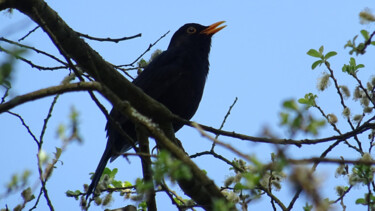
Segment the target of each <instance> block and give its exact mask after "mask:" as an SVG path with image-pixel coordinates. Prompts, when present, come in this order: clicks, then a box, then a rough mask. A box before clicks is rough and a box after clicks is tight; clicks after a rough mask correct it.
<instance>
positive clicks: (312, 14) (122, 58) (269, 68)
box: [0, 0, 375, 210]
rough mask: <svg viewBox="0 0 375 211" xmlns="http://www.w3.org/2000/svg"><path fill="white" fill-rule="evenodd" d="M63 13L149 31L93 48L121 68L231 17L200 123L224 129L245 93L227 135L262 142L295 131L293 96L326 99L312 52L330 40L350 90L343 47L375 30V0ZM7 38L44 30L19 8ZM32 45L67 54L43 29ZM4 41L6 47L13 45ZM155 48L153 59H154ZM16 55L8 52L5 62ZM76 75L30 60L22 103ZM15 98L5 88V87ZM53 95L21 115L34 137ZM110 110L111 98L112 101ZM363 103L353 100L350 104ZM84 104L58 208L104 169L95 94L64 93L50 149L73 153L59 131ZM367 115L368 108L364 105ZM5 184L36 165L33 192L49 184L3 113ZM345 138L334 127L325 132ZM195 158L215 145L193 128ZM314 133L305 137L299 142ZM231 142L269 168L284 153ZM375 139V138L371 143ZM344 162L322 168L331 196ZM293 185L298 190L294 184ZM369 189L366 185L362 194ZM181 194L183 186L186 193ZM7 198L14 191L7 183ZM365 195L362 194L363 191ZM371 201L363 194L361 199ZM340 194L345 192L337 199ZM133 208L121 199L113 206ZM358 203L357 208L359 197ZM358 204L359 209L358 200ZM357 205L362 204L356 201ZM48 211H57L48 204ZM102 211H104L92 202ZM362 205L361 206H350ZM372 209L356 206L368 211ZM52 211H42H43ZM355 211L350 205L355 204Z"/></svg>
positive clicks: (77, 8) (211, 170)
mask: <svg viewBox="0 0 375 211" xmlns="http://www.w3.org/2000/svg"><path fill="white" fill-rule="evenodd" d="M47 3H48V4H49V5H50V6H51V7H52V8H53V9H54V10H56V11H57V12H58V13H59V15H60V16H61V17H62V18H63V19H64V20H65V21H66V22H67V24H68V25H70V26H71V27H72V28H73V29H74V30H76V31H79V32H81V33H84V34H89V35H91V36H96V37H112V38H118V37H123V36H131V35H134V34H137V33H142V37H141V38H137V39H134V40H129V41H125V42H121V43H118V44H114V43H105V42H95V41H87V42H88V43H89V44H90V45H91V46H92V47H93V48H94V49H95V50H96V51H98V52H99V53H100V54H101V55H102V56H103V57H104V58H105V59H106V60H107V61H109V62H111V63H113V64H128V63H130V62H132V61H133V60H134V59H135V58H137V57H138V56H139V55H140V54H141V53H142V52H143V51H144V50H145V49H146V48H147V47H148V45H149V44H150V43H153V42H154V41H155V40H157V39H158V38H159V37H160V36H161V35H163V34H164V33H165V32H167V31H168V30H170V31H171V32H170V33H169V34H168V35H167V37H166V38H164V39H162V40H161V41H160V42H159V43H158V44H157V45H156V46H155V47H154V49H153V50H156V49H161V50H165V49H166V48H167V46H168V43H169V40H170V38H171V36H172V34H173V33H174V31H176V30H177V29H178V28H179V27H180V26H182V25H183V24H185V23H190V22H195V23H200V24H203V25H209V24H212V23H214V22H217V21H221V20H225V21H227V23H226V24H227V27H226V28H225V29H224V30H222V31H220V32H219V33H217V34H215V36H214V38H213V42H212V48H211V54H210V64H211V66H210V73H209V76H208V80H207V83H206V88H205V93H204V96H203V99H202V101H201V105H200V108H199V110H198V112H197V113H196V115H195V116H194V117H193V120H194V121H197V122H199V123H202V124H206V125H210V126H213V127H219V126H220V124H221V121H222V119H223V117H224V115H225V114H226V112H227V109H228V107H229V106H230V105H231V104H232V102H233V100H234V99H235V97H238V102H237V104H236V106H235V107H234V108H233V110H232V112H231V115H230V117H229V118H228V120H227V123H226V126H225V127H224V129H225V130H229V131H236V132H239V133H244V134H248V135H259V134H260V133H261V131H262V129H263V127H265V126H268V127H270V128H272V130H273V131H274V132H275V133H276V134H277V135H279V137H280V138H283V137H287V133H285V131H284V130H282V129H280V126H279V118H278V113H279V112H280V111H281V103H282V101H283V100H286V99H291V98H296V99H297V98H300V97H303V96H304V94H306V93H308V92H313V93H318V91H317V89H316V82H317V78H319V77H320V76H321V74H322V71H324V68H318V69H317V70H314V71H312V70H311V68H310V67H311V64H312V62H314V61H315V60H314V58H312V57H310V56H307V55H306V52H307V51H308V50H309V49H310V48H315V49H317V48H319V47H320V46H321V45H324V47H325V49H326V52H328V51H337V52H338V55H337V56H336V57H333V58H332V60H331V65H332V67H333V69H334V70H335V73H337V74H336V75H337V78H338V80H339V82H340V83H341V84H350V87H353V86H354V85H353V84H354V82H353V80H352V79H351V78H350V77H349V76H347V75H345V74H342V73H341V67H342V65H343V64H344V63H347V61H348V59H349V58H350V55H348V50H347V49H344V48H343V46H344V45H345V44H346V42H347V41H348V40H349V39H352V38H353V37H354V36H355V35H356V34H359V31H360V30H361V29H366V30H368V31H373V30H374V26H373V25H361V24H360V21H359V18H358V14H359V12H360V11H362V10H363V9H365V8H366V7H369V8H370V9H374V8H372V7H371V6H372V5H373V4H371V3H373V2H372V1H337V0H336V1H321V0H319V1H310V2H307V3H305V2H302V1H236V2H234V1H233V2H228V1H204V2H202V1H189V2H186V3H181V2H180V1H162V2H160V1H153V2H151V1H144V2H140V1H118V0H116V1H107V2H105V3H104V4H103V1H90V2H87V1H72V0H67V1H47ZM0 23H2V24H1V26H0V36H4V37H6V38H8V39H12V40H17V39H19V38H20V37H22V36H23V35H25V34H26V33H27V32H28V31H29V30H31V29H32V28H34V27H35V24H34V23H33V22H32V21H30V20H29V19H28V18H27V17H26V16H24V15H22V14H20V13H18V12H17V11H14V13H13V14H11V15H9V14H5V13H4V12H3V13H2V14H1V15H0ZM23 43H24V44H27V45H31V46H34V47H37V48H39V49H42V50H45V51H47V52H50V53H54V54H56V55H58V52H57V50H56V49H55V48H54V46H53V45H52V43H51V42H50V40H49V38H48V37H47V36H46V35H45V34H44V33H43V32H42V31H41V30H37V31H36V32H35V33H33V34H32V35H31V36H30V37H28V38H27V39H26V40H25V41H24V42H23ZM1 45H3V44H1ZM27 55H28V57H29V59H30V60H33V61H36V63H38V64H41V65H48V64H50V62H51V61H50V60H46V59H45V58H43V57H41V56H40V55H37V54H35V53H33V52H28V54H27ZM149 56H150V52H149V53H148V54H146V55H145V58H146V59H148V58H149ZM373 57H374V51H373V49H369V50H368V54H367V55H365V56H362V57H358V58H357V57H356V59H357V62H358V63H364V64H366V69H364V70H363V71H361V72H360V73H359V77H360V78H362V79H363V80H364V81H367V80H368V79H369V77H370V76H371V75H372V74H373V72H374V69H375V65H374V63H373V62H371V61H373V60H370V58H373ZM4 58H6V57H5V55H4V54H3V53H0V62H1V61H3V60H4ZM66 75H67V72H66V71H64V70H57V71H53V72H51V71H38V70H36V69H32V68H30V67H29V66H28V65H25V64H23V63H21V62H19V63H17V66H16V71H15V75H14V81H13V84H12V85H13V89H12V92H11V97H13V96H16V95H19V94H24V93H28V92H30V91H34V90H37V89H40V88H45V87H48V86H51V85H57V84H59V83H60V82H61V80H62V79H63V77H64V76H66ZM1 91H3V90H1ZM338 100H339V99H338V97H337V96H336V95H335V90H334V89H332V87H331V89H330V90H328V91H325V92H322V93H319V98H318V103H319V104H320V105H322V107H323V108H324V109H326V113H331V112H335V113H336V115H337V116H339V117H341V115H340V113H341V111H340V109H341V108H340V107H337V104H338V103H339V101H338ZM51 101H52V98H46V99H43V100H40V101H35V102H32V103H27V104H24V105H22V106H20V107H18V108H16V109H13V111H14V112H16V113H19V114H21V115H22V116H23V117H24V119H25V121H26V122H27V123H28V124H29V125H30V128H31V130H32V131H33V132H34V133H35V134H38V137H39V134H40V130H41V127H42V124H43V119H44V118H45V116H46V114H47V112H48V108H49V104H50V102H51ZM102 102H103V104H104V105H106V107H107V108H108V109H110V108H111V106H110V105H109V103H108V102H106V101H105V100H104V99H102ZM350 105H352V104H350ZM72 106H74V107H75V108H76V109H77V111H78V112H79V114H80V116H79V118H80V134H81V136H82V137H83V140H84V143H83V144H78V143H73V144H71V145H69V146H68V148H67V150H66V151H65V152H64V153H63V155H62V156H61V160H62V162H61V163H59V164H58V165H57V168H56V169H55V171H54V175H53V176H52V178H51V179H50V181H49V183H48V185H47V187H48V188H49V189H50V193H51V197H52V199H53V203H54V204H55V207H56V208H57V210H60V209H61V208H64V209H68V208H69V209H77V208H78V203H77V202H76V201H75V200H73V199H70V198H66V197H65V195H64V193H65V191H66V190H68V189H69V190H76V189H82V184H84V183H88V182H89V172H92V171H94V170H95V168H96V165H97V163H98V162H99V159H100V156H101V154H102V152H103V150H104V146H105V143H106V137H105V131H104V126H105V118H104V116H103V115H102V113H101V112H100V111H99V109H98V108H97V107H96V106H95V104H94V103H93V102H91V101H90V97H89V95H88V94H86V93H73V94H65V95H62V96H61V97H60V99H59V100H58V103H57V105H56V108H55V112H54V114H53V117H52V118H51V121H50V124H49V126H48V129H49V130H48V132H47V133H46V137H45V150H46V151H47V152H48V153H49V154H52V153H53V152H54V148H55V146H61V142H60V141H59V140H58V138H57V136H56V130H57V127H58V125H59V124H61V123H64V124H67V123H68V122H69V121H68V115H69V112H70V109H71V107H72ZM353 107H354V108H355V109H357V110H353V112H355V111H357V113H358V112H360V109H359V108H358V106H356V105H355V104H353ZM0 125H1V127H0V134H1V144H2V145H1V146H2V147H0V168H1V169H4V170H2V174H1V177H0V187H3V185H4V184H6V183H7V181H9V180H10V177H11V175H12V174H14V173H20V172H22V171H23V170H24V169H25V168H29V169H31V170H32V171H33V174H32V176H33V177H32V179H31V180H30V181H31V182H30V185H31V186H34V185H35V184H36V183H35V181H37V171H36V169H35V167H36V152H37V146H36V144H35V143H34V142H33V140H31V138H30V137H29V136H28V135H27V132H26V130H25V128H24V127H22V126H21V124H20V122H19V120H18V119H17V118H15V117H13V116H10V115H9V114H2V115H0ZM339 127H340V129H342V131H347V130H348V128H347V126H346V124H345V121H343V120H342V119H341V122H339ZM330 135H336V134H335V133H334V132H333V131H332V130H331V128H329V127H327V128H326V129H325V130H324V132H323V133H321V134H320V136H319V137H324V136H330ZM177 137H178V138H179V139H180V140H181V141H182V143H183V145H184V147H185V149H186V150H187V152H188V153H190V154H192V153H195V152H199V151H204V150H207V149H209V147H210V144H211V143H210V141H209V140H207V139H205V138H203V137H201V136H200V135H199V134H198V132H197V131H195V130H194V129H192V128H188V127H185V128H183V129H182V130H180V131H179V132H178V133H177ZM299 137H304V136H299ZM221 140H223V141H226V142H227V143H230V144H232V145H233V146H235V147H237V148H239V149H241V150H242V151H243V152H245V153H248V154H251V155H255V156H257V157H258V158H259V159H260V160H262V161H264V162H269V161H270V153H271V152H273V151H275V148H274V147H272V146H268V145H264V144H254V143H248V142H242V141H239V140H233V139H229V138H225V137H222V138H221ZM364 140H366V139H364ZM327 146H328V144H325V145H322V146H309V147H302V148H296V147H289V148H288V149H287V151H288V153H289V155H290V156H291V157H293V158H308V157H309V156H319V155H320V153H321V152H322V151H323V150H324V149H325V148H326V147H327ZM217 150H218V152H219V153H223V154H224V155H226V156H227V157H228V158H230V159H231V158H233V155H232V154H230V153H229V152H228V150H225V149H222V148H220V147H218V149H217ZM341 155H342V156H344V157H345V158H358V154H355V153H353V152H352V151H348V150H346V147H344V146H341V147H340V146H339V147H338V148H336V149H335V150H334V151H333V152H332V154H329V157H339V156H341ZM195 161H197V163H198V164H199V166H201V167H202V168H205V169H206V170H207V172H208V176H210V177H212V178H214V179H215V181H216V183H217V184H218V185H220V184H222V182H223V181H224V179H225V178H226V177H227V176H229V175H230V173H229V172H228V171H227V170H228V168H229V167H228V166H226V165H224V164H223V163H221V162H219V161H216V160H215V159H211V157H202V158H198V159H195ZM108 167H110V168H115V167H116V168H119V174H118V179H122V180H128V181H131V182H134V179H135V178H136V177H139V176H140V175H141V170H140V167H139V161H138V159H137V158H133V159H131V163H130V164H129V163H128V162H127V161H125V160H124V159H117V160H116V161H115V162H113V163H112V164H110V165H108ZM334 168H335V167H334V166H333V165H321V166H320V167H319V168H318V172H317V176H318V178H319V179H320V180H321V181H322V182H323V183H322V187H324V194H325V196H326V197H328V196H332V195H334V189H333V188H334V186H335V185H336V183H335V184H333V183H332V181H335V182H337V184H344V180H341V179H338V180H332V178H334V173H333V171H332V169H334ZM284 185H288V184H284ZM360 188H361V187H358V191H357V190H356V191H357V193H358V192H359V191H360ZM177 189H178V187H177ZM0 190H2V191H0V195H1V194H2V193H3V192H4V188H1V189H0ZM354 193H355V192H354ZM276 194H279V195H280V197H281V198H282V200H283V201H284V202H285V203H287V202H288V201H289V200H290V197H291V195H290V194H291V190H290V189H286V190H284V191H280V192H279V193H278V192H276ZM161 195H162V196H160V202H159V204H158V206H159V209H160V210H166V209H167V208H168V206H169V204H170V201H169V199H167V198H166V197H165V196H164V195H163V194H161ZM359 196H361V195H355V194H353V195H352V198H353V197H356V198H358V197H359ZM331 198H333V199H335V198H336V195H334V196H333V197H331ZM20 200H21V198H20V196H19V195H16V194H14V195H12V196H10V197H9V198H6V199H2V198H0V207H1V208H4V206H5V204H8V206H9V207H10V208H12V207H13V206H14V205H15V204H16V203H17V202H20ZM306 200H307V199H306V198H304V197H303V196H302V197H300V199H299V201H298V203H297V204H296V206H295V208H296V210H300V209H301V207H302V206H303V205H304V204H305V202H306ZM129 203H132V202H130V201H125V202H124V201H123V200H122V199H117V200H116V202H115V203H113V204H112V208H115V207H120V206H121V205H123V204H129ZM348 203H349V202H348ZM349 204H350V203H349ZM353 204H354V203H353V202H351V204H350V206H354V205H353ZM40 206H41V208H44V209H45V208H46V204H45V202H44V201H43V200H42V202H41V205H40ZM250 206H251V207H250V208H263V209H270V208H271V207H270V203H269V199H268V198H266V197H264V199H261V200H259V201H257V202H254V203H251V204H250ZM92 208H93V209H92V210H101V209H102V208H98V207H95V208H94V207H92ZM349 208H350V207H349ZM361 208H364V207H360V206H359V207H358V206H356V209H357V210H358V209H361ZM41 210H42V209H41ZM349 210H350V209H349Z"/></svg>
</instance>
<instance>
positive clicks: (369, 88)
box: [367, 82, 374, 92]
mask: <svg viewBox="0 0 375 211" xmlns="http://www.w3.org/2000/svg"><path fill="white" fill-rule="evenodd" d="M373 88H374V86H373V85H372V84H371V83H370V82H367V90H368V91H370V92H371V90H372V89H373Z"/></svg>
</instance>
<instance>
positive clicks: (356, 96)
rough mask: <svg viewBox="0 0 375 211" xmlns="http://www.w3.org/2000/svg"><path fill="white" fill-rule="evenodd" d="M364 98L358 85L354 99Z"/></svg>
mask: <svg viewBox="0 0 375 211" xmlns="http://www.w3.org/2000/svg"><path fill="white" fill-rule="evenodd" d="M360 98H362V93H361V90H360V89H359V86H357V87H356V88H355V89H354V93H353V99H354V100H358V99H360Z"/></svg>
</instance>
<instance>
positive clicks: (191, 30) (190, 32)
mask: <svg viewBox="0 0 375 211" xmlns="http://www.w3.org/2000/svg"><path fill="white" fill-rule="evenodd" d="M186 32H187V33H188V34H194V33H195V32H197V29H196V28H194V27H192V26H190V27H189V28H187V29H186Z"/></svg>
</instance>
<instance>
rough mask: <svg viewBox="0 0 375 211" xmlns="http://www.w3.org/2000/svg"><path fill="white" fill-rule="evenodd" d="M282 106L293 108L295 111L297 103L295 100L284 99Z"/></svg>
mask: <svg viewBox="0 0 375 211" xmlns="http://www.w3.org/2000/svg"><path fill="white" fill-rule="evenodd" d="M283 107H284V108H288V109H291V110H295V111H297V110H298V105H297V104H296V102H295V101H294V100H286V101H284V103H283Z"/></svg>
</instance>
